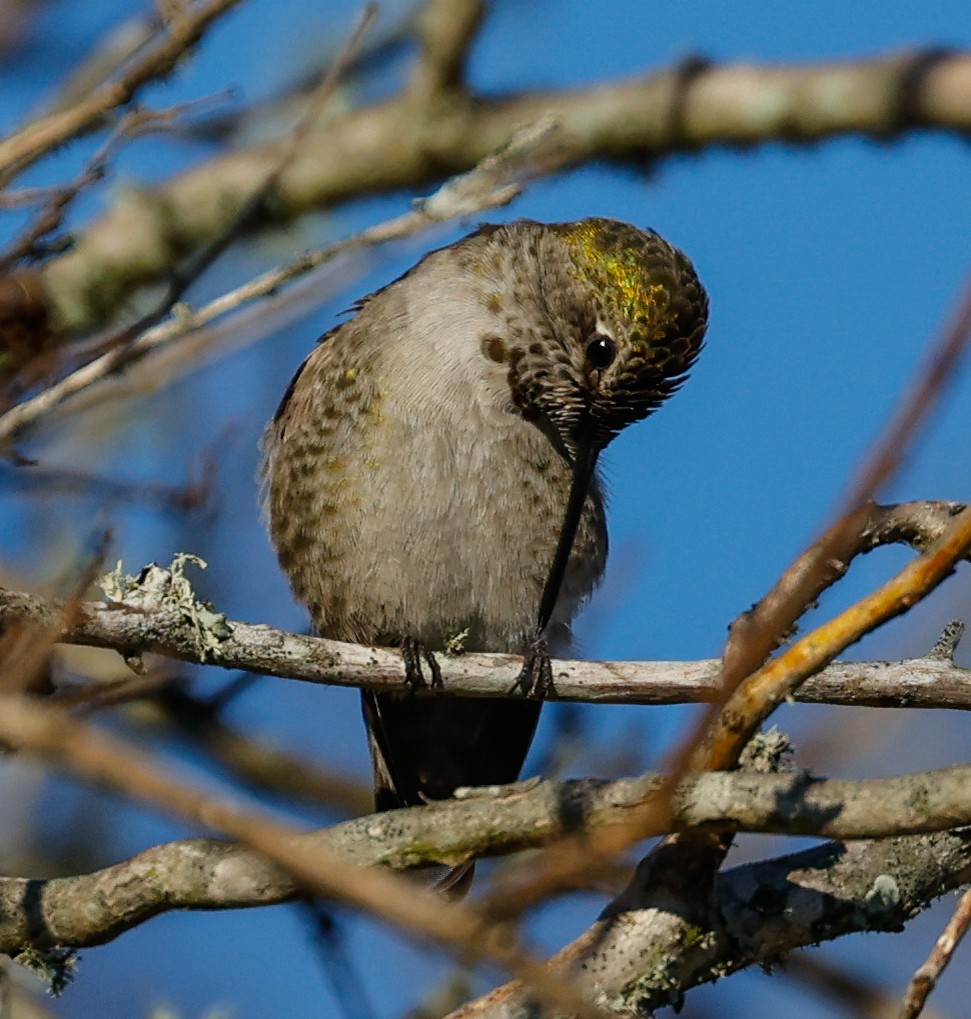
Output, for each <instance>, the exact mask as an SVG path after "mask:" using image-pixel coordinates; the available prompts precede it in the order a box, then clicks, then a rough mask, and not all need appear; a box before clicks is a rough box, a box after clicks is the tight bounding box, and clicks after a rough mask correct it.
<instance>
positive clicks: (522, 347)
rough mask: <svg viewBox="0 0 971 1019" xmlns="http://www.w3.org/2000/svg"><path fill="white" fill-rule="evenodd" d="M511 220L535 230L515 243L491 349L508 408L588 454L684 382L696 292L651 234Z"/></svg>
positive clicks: (696, 323) (697, 341) (704, 312)
mask: <svg viewBox="0 0 971 1019" xmlns="http://www.w3.org/2000/svg"><path fill="white" fill-rule="evenodd" d="M515 225H517V226H518V225H519V224H515ZM523 225H524V226H527V227H531V228H535V229H538V231H539V232H538V233H536V235H535V236H534V237H532V238H530V237H529V234H527V236H526V238H524V239H525V241H526V248H525V249H524V250H525V255H524V256H522V257H521V258H520V264H519V265H518V266H515V265H514V266H513V272H512V278H513V283H512V286H513V289H514V293H513V295H512V301H511V302H510V303H509V305H508V306H507V307H511V308H512V309H514V310H513V312H512V313H511V314H509V315H507V326H506V329H505V330H504V333H505V336H504V337H503V339H502V340H500V341H499V342H496V341H495V340H498V338H495V340H494V342H493V345H492V349H491V354H492V356H493V357H494V359H499V358H502V359H503V360H504V361H505V363H506V364H507V367H508V374H507V379H508V384H509V391H510V393H511V396H512V400H513V403H514V404H515V406H516V407H517V409H518V410H519V412H520V413H522V414H523V415H524V416H525V417H527V418H529V419H532V420H535V421H536V422H537V423H538V424H539V425H540V427H543V428H544V430H547V431H548V432H549V433H550V438H551V439H552V441H553V442H554V444H556V445H557V446H560V447H561V448H562V449H563V450H564V451H565V452H566V453H567V454H568V455H569V456H570V457H571V458H572V456H573V455H574V454H575V452H576V447H577V445H578V443H589V444H590V445H591V446H592V447H593V449H594V450H596V451H597V452H599V450H601V449H602V448H603V447H604V446H606V445H607V443H608V442H609V441H610V440H611V439H612V438H613V437H614V436H615V435H616V434H617V433H618V432H619V431H620V430H621V429H622V428H624V427H625V426H627V425H629V424H632V423H633V422H635V421H639V420H640V419H642V418H644V417H647V415H648V414H650V413H651V412H652V411H654V410H656V409H657V408H658V407H659V406H660V405H661V404H662V403H663V402H664V401H665V400H666V399H667V398H668V397H669V396H670V395H671V394H672V393H674V392H675V391H676V390H677V389H678V387H679V386H680V385H681V383H682V382H684V380H685V378H686V376H687V373H688V370H689V369H690V368H691V365H692V364H693V363H694V361H695V358H696V357H697V356H698V353H699V352H700V350H701V347H702V343H703V339H704V335H705V327H706V325H707V321H708V298H707V296H706V294H705V291H704V288H703V287H702V285H701V283H700V282H699V280H698V277H697V276H696V275H695V271H694V268H693V267H692V265H691V262H690V261H689V260H688V258H687V257H686V256H685V255H684V254H682V253H681V252H680V251H678V249H677V248H674V247H672V246H671V245H670V244H668V243H667V241H665V240H663V239H662V238H661V237H659V236H658V235H657V234H656V233H654V232H653V231H643V230H638V229H637V228H635V227H632V226H629V225H628V224H626V223H621V222H618V221H616V220H611V219H585V220H580V221H578V222H573V223H554V224H550V225H548V226H540V225H539V224H523ZM516 291H518V292H516ZM486 352H487V355H488V354H489V353H490V351H489V348H488V347H487V348H486Z"/></svg>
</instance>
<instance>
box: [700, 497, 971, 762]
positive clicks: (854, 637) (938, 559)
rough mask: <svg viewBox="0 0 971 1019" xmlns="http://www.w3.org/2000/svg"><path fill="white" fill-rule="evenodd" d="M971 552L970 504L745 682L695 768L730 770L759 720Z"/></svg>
mask: <svg viewBox="0 0 971 1019" xmlns="http://www.w3.org/2000/svg"><path fill="white" fill-rule="evenodd" d="M969 551H971V506H969V507H967V508H966V509H964V510H962V511H961V512H960V513H959V514H958V515H957V516H956V517H954V519H953V520H952V521H951V523H950V524H949V525H948V526H947V528H946V529H945V531H944V533H943V534H942V535H941V536H940V537H939V538H937V539H936V540H935V541H934V543H933V544H932V545H930V546H929V547H928V549H927V550H926V551H925V552H923V553H922V554H921V555H920V556H919V557H918V558H917V559H915V560H914V561H913V562H911V563H909V564H908V565H907V566H905V567H904V568H903V569H902V570H901V571H900V572H899V573H898V574H897V576H895V577H893V578H892V579H891V580H889V581H888V582H887V583H886V584H884V585H882V586H881V587H880V588H878V589H877V590H876V591H874V592H873V593H872V594H870V595H868V596H867V597H865V598H862V599H861V600H860V601H858V602H857V603H856V604H855V605H852V606H850V607H849V608H848V609H846V610H845V611H844V612H841V613H840V614H839V615H838V616H836V618H835V619H832V620H830V621H829V622H828V623H824V624H823V625H822V626H819V627H817V628H816V629H815V630H814V631H813V632H812V633H810V634H807V635H806V636H805V637H803V638H802V639H801V640H799V641H797V642H796V643H795V644H794V645H793V646H792V647H790V648H788V649H787V650H786V651H784V652H783V653H782V654H780V655H779V656H778V657H777V658H775V659H773V660H772V661H771V662H769V664H768V665H766V666H765V667H764V668H762V669H760V670H759V671H758V672H756V673H754V674H753V675H752V676H750V677H749V678H748V679H746V680H745V681H744V682H743V683H742V684H741V685H740V686H739V687H738V688H737V689H736V690H735V691H734V693H732V694H731V696H730V697H729V698H728V700H727V701H726V702H725V705H724V707H723V708H722V710H721V712H720V714H719V716H718V719H717V721H716V723H715V724H714V725H713V726H712V728H711V730H710V732H709V736H708V738H707V739H706V741H705V743H704V744H703V745H702V746H701V747H699V748H698V752H697V754H696V755H695V758H694V760H695V767H699V768H732V767H734V766H735V765H736V764H737V763H738V758H739V756H740V754H741V752H742V750H743V749H744V747H745V745H746V743H747V742H748V741H749V739H751V737H752V735H753V734H754V733H755V732H756V730H757V729H758V727H759V726H760V725H761V724H762V722H763V721H764V720H765V719H766V718H767V717H768V716H769V715H770V714H771V713H772V711H774V710H775V708H776V707H777V706H778V705H779V704H781V703H782V701H783V700H784V699H785V698H786V697H788V696H790V695H791V694H792V693H793V692H794V691H795V690H797V689H798V688H799V686H800V685H801V684H802V683H803V682H804V681H805V680H806V679H808V678H809V676H812V675H813V674H815V673H816V672H819V671H820V670H821V669H824V668H825V667H826V666H827V665H828V664H829V663H830V662H831V661H833V659H834V658H835V657H836V656H837V655H838V654H839V653H840V652H841V651H843V650H845V649H846V648H847V647H849V646H850V645H851V644H854V643H856V641H858V640H859V639H860V638H861V637H862V636H864V634H867V633H870V632H871V631H872V630H874V629H876V627H878V626H879V625H880V624H881V623H883V622H886V621H887V620H888V619H893V618H894V617H895V616H899V615H901V614H902V613H904V612H906V611H907V610H908V609H909V608H911V607H912V606H913V605H915V604H916V603H917V602H919V601H920V600H921V599H922V598H924V597H925V596H926V595H927V594H929V593H930V592H931V591H933V590H934V588H936V587H937V586H938V584H940V583H941V582H942V581H943V580H945V579H946V578H947V577H948V576H949V575H950V574H951V573H952V572H953V570H954V567H955V565H956V564H957V563H958V562H959V561H960V560H961V559H963V558H965V557H966V556H967V555H968V553H969Z"/></svg>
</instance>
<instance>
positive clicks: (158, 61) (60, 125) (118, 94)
mask: <svg viewBox="0 0 971 1019" xmlns="http://www.w3.org/2000/svg"><path fill="white" fill-rule="evenodd" d="M237 3H239V0H199V3H197V4H195V5H194V6H191V7H188V8H187V9H186V11H185V14H184V16H183V17H179V18H175V19H173V20H172V21H171V22H169V24H168V25H167V26H166V29H167V30H166V32H165V33H164V34H162V36H161V38H159V40H158V41H157V42H156V43H155V44H154V45H149V46H147V47H146V48H145V50H144V51H143V52H142V53H141V55H140V56H139V59H138V60H137V61H136V62H135V63H134V64H133V65H132V66H131V67H129V68H128V69H127V70H125V71H124V72H123V73H122V74H121V75H119V77H118V79H117V80H115V81H110V82H106V83H105V84H103V85H100V86H98V87H97V88H96V89H95V90H94V91H93V92H91V94H90V95H88V96H87V97H86V98H84V99H82V100H80V101H79V102H77V103H76V104H75V105H74V106H72V107H71V108H70V109H67V110H63V111H59V112H57V113H51V114H48V115H47V116H46V117H43V118H42V119H41V120H37V121H34V122H33V123H32V124H28V125H27V126H26V127H24V128H21V130H19V131H17V132H16V133H14V134H12V135H10V136H9V137H7V138H4V139H3V140H2V141H0V187H5V186H6V185H7V184H9V183H10V181H11V180H13V178H14V177H16V176H17V174H19V173H22V172H23V171H24V170H26V169H27V168H28V167H29V166H32V165H33V164H34V163H35V162H36V161H37V160H38V159H40V158H41V157H42V156H44V155H46V154H47V153H48V152H51V151H52V150H53V149H56V148H58V147H59V146H61V145H63V144H65V142H68V141H70V140H71V139H73V138H77V137H78V136H80V135H81V134H83V133H85V132H86V131H89V130H91V129H92V128H93V127H96V126H97V125H98V124H99V123H100V122H101V119H102V118H103V117H104V116H105V114H107V113H109V112H111V111H112V110H115V109H118V107H120V106H124V105H125V104H126V103H128V102H129V101H130V100H131V99H132V97H133V96H134V95H135V93H136V92H137V91H138V90H139V89H140V88H141V87H142V86H143V85H147V84H148V83H149V82H151V81H155V80H157V79H158V78H162V77H165V76H166V75H167V74H169V73H170V72H171V71H172V70H173V68H174V67H175V66H176V64H177V63H178V62H179V60H180V58H181V57H182V56H183V55H184V54H185V53H186V52H187V51H188V49H189V48H190V47H191V46H192V45H193V44H194V43H196V42H198V40H199V39H200V38H201V37H202V35H203V34H204V33H205V31H206V29H207V28H208V27H209V26H210V25H211V24H212V23H213V22H214V21H215V20H216V19H217V18H219V17H221V16H222V15H223V14H225V13H226V12H227V11H229V10H230V9H231V8H232V7H234V6H236V4H237Z"/></svg>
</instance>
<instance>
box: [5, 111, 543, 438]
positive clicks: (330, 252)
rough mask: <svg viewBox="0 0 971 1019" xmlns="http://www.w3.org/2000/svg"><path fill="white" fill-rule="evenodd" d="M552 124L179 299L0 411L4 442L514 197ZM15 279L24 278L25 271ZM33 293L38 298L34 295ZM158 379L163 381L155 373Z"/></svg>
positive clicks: (523, 132)
mask: <svg viewBox="0 0 971 1019" xmlns="http://www.w3.org/2000/svg"><path fill="white" fill-rule="evenodd" d="M554 132H555V127H554V125H553V124H552V123H551V122H550V121H543V122H540V123H537V124H532V125H530V126H528V127H526V128H523V129H522V130H521V131H520V132H519V133H518V134H516V135H515V136H514V137H513V138H512V140H511V141H510V142H509V144H508V145H507V146H506V147H505V148H504V149H503V150H501V151H499V152H497V153H493V154H492V155H490V156H488V157H487V158H486V159H484V160H483V161H482V163H480V164H479V166H477V167H476V168H475V169H474V170H472V171H470V172H469V173H467V174H463V175H462V176H459V177H455V178H452V179H451V180H449V181H447V182H446V183H445V184H444V185H442V187H440V188H439V189H438V191H436V192H435V193H434V194H433V195H430V196H429V197H428V198H425V199H422V200H421V201H420V202H418V203H416V207H415V208H414V209H413V210H412V211H410V212H407V213H405V214H403V215H401V216H397V217H395V218H393V219H390V220H387V221H385V222H384V223H379V224H377V225H375V226H372V227H368V228H367V229H365V230H362V231H361V232H360V233H357V234H354V235H352V236H350V237H347V238H345V239H344V240H343V241H338V242H337V243H335V244H331V245H328V246H327V247H325V248H322V249H319V250H318V251H315V252H310V253H308V254H306V255H303V256H302V257H300V258H299V259H296V260H295V261H293V262H291V263H290V264H288V265H286V266H283V267H282V268H276V269H272V270H270V271H268V272H265V273H263V274H262V275H260V276H257V277H256V278H255V279H253V280H250V281H249V282H247V283H245V284H244V285H243V286H240V287H237V288H236V289H235V290H232V291H230V292H229V293H227V294H223V295H222V296H221V297H218V298H216V299H215V300H213V301H210V302H209V303H208V304H207V305H205V306H204V307H202V308H200V309H199V310H191V309H188V308H184V307H177V308H176V314H175V315H174V316H173V317H172V318H171V319H169V320H167V321H165V322H163V323H161V324H159V325H157V326H154V327H153V328H151V329H148V330H147V331H146V332H144V333H142V335H141V336H139V337H138V338H137V339H136V340H134V341H133V342H131V343H130V344H128V345H126V346H125V347H123V348H115V349H113V350H110V351H109V352H107V353H105V354H103V355H101V356H100V357H97V358H95V359H94V360H93V361H90V362H89V363H87V364H85V365H83V366H82V367H81V368H78V369H77V370H76V371H74V372H72V373H71V374H70V375H68V376H67V377H66V378H64V379H62V380H61V381H60V382H58V383H55V384H54V385H51V386H50V387H48V388H47V389H45V390H43V392H41V393H38V394H37V395H36V396H34V397H33V398H31V399H29V400H25V401H24V402H23V403H20V404H18V405H17V406H15V407H12V408H11V409H10V410H8V411H7V412H6V413H4V414H2V415H0V444H3V443H9V442H10V441H11V440H12V439H13V438H15V437H16V436H17V435H19V434H20V433H21V432H22V431H23V430H24V429H25V428H28V427H29V426H31V425H33V424H35V423H36V422H37V421H39V420H40V419H42V418H46V417H48V416H49V415H50V413H51V412H52V411H53V410H54V409H55V408H57V409H59V410H60V411H61V412H62V413H63V412H64V410H65V409H66V408H65V405H66V404H67V405H69V404H70V402H72V401H76V399H77V397H78V396H79V394H81V393H83V392H85V391H86V390H87V389H89V388H90V387H92V386H94V385H95V384H97V383H100V382H103V381H104V380H105V379H107V378H108V377H110V376H112V375H113V374H114V373H115V372H116V371H117V370H118V369H119V368H120V367H121V366H122V365H124V366H125V367H126V369H127V368H128V367H129V366H130V365H131V364H132V363H133V362H134V361H137V360H139V359H141V358H144V357H145V356H147V355H148V354H149V353H152V352H154V351H156V350H159V349H161V348H163V347H169V346H171V345H172V344H173V343H175V342H176V341H179V340H182V339H184V338H185V337H187V336H189V335H190V334H191V333H193V332H195V331H196V330H198V329H199V328H200V327H201V326H204V325H206V324H207V323H210V322H212V321H214V320H215V319H217V318H219V317H221V316H223V315H226V314H227V313H229V312H232V311H235V310H236V309H238V308H240V307H241V306H242V305H244V304H246V303H248V302H251V301H253V300H256V299H258V298H264V297H267V296H269V295H272V294H275V293H276V292H277V291H278V290H279V288H280V287H282V286H283V285H284V284H285V283H287V282H289V281H291V280H294V279H296V278H298V277H300V276H303V275H306V274H307V273H309V272H310V271H311V270H313V269H316V268H317V267H318V266H321V265H323V264H324V263H327V262H330V261H332V260H334V259H335V258H336V257H337V256H338V255H342V254H345V253H347V252H350V251H354V250H360V249H362V248H367V247H373V246H376V245H380V244H385V243H387V242H388V241H392V240H400V239H401V238H403V237H408V236H411V235H412V234H415V233H417V232H418V231H420V230H422V229H424V228H426V227H428V226H430V225H432V224H434V223H442V222H446V221H448V220H450V219H454V218H457V217H460V216H468V215H471V214H473V213H476V212H481V211H483V210H484V209H489V208H495V207H497V206H500V205H506V204H508V203H509V202H511V201H512V200H513V198H515V197H516V196H517V195H518V194H519V193H520V190H521V185H520V184H519V183H517V181H518V180H519V179H521V178H523V177H524V176H527V175H528V166H529V163H530V160H531V157H532V155H533V153H534V151H535V150H536V148H537V147H538V146H540V145H542V144H544V143H545V142H546V141H547V140H548V139H549V137H550V136H551V134H552V133H554ZM21 275H23V274H21ZM14 279H20V276H17V277H15V278H14ZM34 300H35V303H36V296H35V298H34ZM155 384H156V385H157V384H158V383H157V381H156V383H155Z"/></svg>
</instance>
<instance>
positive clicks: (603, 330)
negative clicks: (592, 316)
mask: <svg viewBox="0 0 971 1019" xmlns="http://www.w3.org/2000/svg"><path fill="white" fill-rule="evenodd" d="M594 329H596V331H597V333H598V334H599V335H600V336H606V337H607V339H608V340H613V339H614V338H615V337H614V334H613V333H612V332H611V331H610V330H609V329H608V328H607V327H606V326H605V325H604V323H603V322H602V321H601V320H600V319H599V318H598V319H597V324H596V325H595V326H594Z"/></svg>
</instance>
